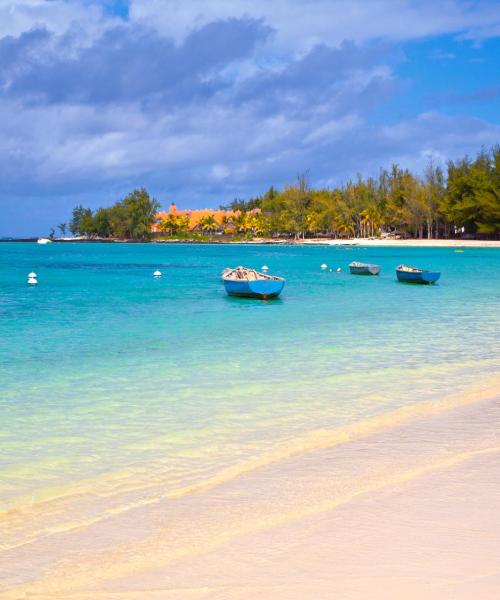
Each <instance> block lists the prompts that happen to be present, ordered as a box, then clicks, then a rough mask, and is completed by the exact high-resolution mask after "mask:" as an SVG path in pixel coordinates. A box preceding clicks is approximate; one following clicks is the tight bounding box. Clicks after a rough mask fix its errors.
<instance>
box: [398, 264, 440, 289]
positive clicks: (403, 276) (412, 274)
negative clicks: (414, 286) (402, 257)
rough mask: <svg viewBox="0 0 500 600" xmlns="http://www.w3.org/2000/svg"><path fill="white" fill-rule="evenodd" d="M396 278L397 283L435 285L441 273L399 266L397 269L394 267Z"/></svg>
mask: <svg viewBox="0 0 500 600" xmlns="http://www.w3.org/2000/svg"><path fill="white" fill-rule="evenodd" d="M396 276H397V278H398V281H402V282H404V283H423V284H427V285H430V284H432V283H436V281H437V280H438V279H439V278H440V277H441V273H438V272H437V271H426V270H425V269H417V268H416V267H409V266H407V265H399V267H396Z"/></svg>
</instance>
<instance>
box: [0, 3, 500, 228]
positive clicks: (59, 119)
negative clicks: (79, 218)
mask: <svg viewBox="0 0 500 600" xmlns="http://www.w3.org/2000/svg"><path fill="white" fill-rule="evenodd" d="M499 73H500V2H496V1H495V0H302V1H300V0H272V1H271V0H0V236H9V235H16V236H23V235H38V234H39V235H44V234H47V233H48V231H49V228H50V227H51V226H55V225H57V224H58V223H61V222H64V221H67V220H68V219H69V216H70V213H71V209H72V207H73V206H75V204H78V203H82V204H84V205H86V206H90V207H92V208H97V207H98V206H107V205H110V204H112V203H113V202H115V201H116V200H118V199H120V198H121V197H123V195H125V194H126V193H127V192H128V191H130V190H132V189H133V188H134V187H137V186H145V187H147V188H148V190H149V191H150V192H151V193H152V194H153V195H154V196H155V197H157V198H158V199H159V200H160V201H161V202H162V203H163V205H164V206H168V204H169V203H170V202H171V201H175V202H176V203H177V204H178V206H180V207H183V208H189V207H214V208H216V207H218V206H219V204H224V203H227V202H229V201H231V199H232V198H234V197H240V198H245V197H249V196H251V195H255V194H260V193H262V192H264V191H265V190H266V189H267V188H268V187H269V186H270V185H271V184H274V185H277V186H281V185H283V184H284V183H286V182H290V181H293V180H294V179H295V177H296V175H297V174H298V173H302V172H306V171H307V172H308V173H309V178H310V180H311V183H313V184H314V185H322V186H329V185H333V184H335V183H341V182H345V181H347V180H348V179H349V177H353V176H355V175H356V173H358V172H361V173H363V174H376V173H377V172H378V169H379V167H381V166H389V165H390V164H391V163H393V162H397V163H399V164H400V165H401V166H404V167H410V168H412V169H415V170H420V169H421V168H422V167H423V165H424V164H425V163H426V161H427V160H428V157H429V156H432V157H433V158H434V159H435V160H436V161H441V162H442V163H443V164H444V163H445V162H446V160H447V159H449V158H456V157H459V156H462V155H464V154H465V153H470V154H474V153H475V152H476V151H477V150H479V149H480V148H481V146H486V147H490V146H491V145H493V144H495V143H498V142H500V77H499Z"/></svg>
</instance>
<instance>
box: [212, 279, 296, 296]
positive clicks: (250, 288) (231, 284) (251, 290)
mask: <svg viewBox="0 0 500 600" xmlns="http://www.w3.org/2000/svg"><path fill="white" fill-rule="evenodd" d="M284 285H285V282H284V281H282V280H275V279H258V280H256V281H233V280H230V279H224V287H225V288H226V292H227V293H228V295H229V296H239V297H241V298H260V299H262V300H267V299H268V298H276V297H278V296H279V295H280V294H281V290H282V289H283V287H284Z"/></svg>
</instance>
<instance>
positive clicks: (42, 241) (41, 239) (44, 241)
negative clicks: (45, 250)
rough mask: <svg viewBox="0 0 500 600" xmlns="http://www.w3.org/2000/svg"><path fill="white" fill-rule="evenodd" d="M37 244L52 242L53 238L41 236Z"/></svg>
mask: <svg viewBox="0 0 500 600" xmlns="http://www.w3.org/2000/svg"><path fill="white" fill-rule="evenodd" d="M36 243H37V244H52V240H49V238H39V239H38V240H37V241H36Z"/></svg>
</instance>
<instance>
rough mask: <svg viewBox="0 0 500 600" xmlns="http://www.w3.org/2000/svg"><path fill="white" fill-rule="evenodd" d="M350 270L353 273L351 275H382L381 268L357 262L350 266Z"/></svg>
mask: <svg viewBox="0 0 500 600" xmlns="http://www.w3.org/2000/svg"><path fill="white" fill-rule="evenodd" d="M349 270H350V271H351V275H378V274H379V273H380V266H379V265H371V264H369V263H362V262H358V261H356V260H355V261H353V262H352V263H351V264H350V265H349Z"/></svg>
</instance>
